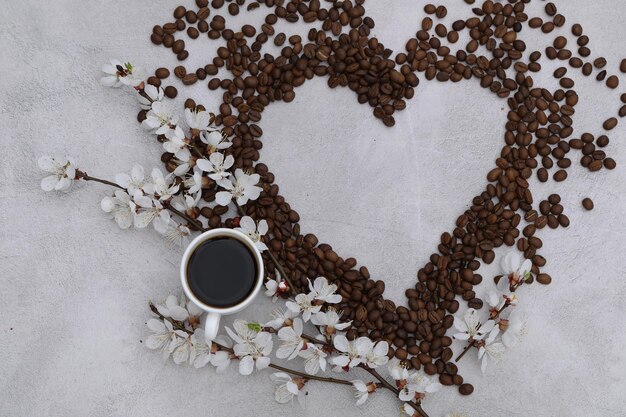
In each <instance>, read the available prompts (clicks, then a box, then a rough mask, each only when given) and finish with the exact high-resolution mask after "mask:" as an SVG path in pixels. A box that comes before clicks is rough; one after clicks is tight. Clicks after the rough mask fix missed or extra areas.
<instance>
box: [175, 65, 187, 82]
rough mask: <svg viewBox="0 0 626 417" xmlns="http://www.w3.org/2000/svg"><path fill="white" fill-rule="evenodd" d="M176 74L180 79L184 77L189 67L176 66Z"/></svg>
mask: <svg viewBox="0 0 626 417" xmlns="http://www.w3.org/2000/svg"><path fill="white" fill-rule="evenodd" d="M174 75H175V76H176V77H178V78H180V79H183V77H185V75H187V69H186V68H185V67H183V66H182V65H179V66H177V67H176V68H174Z"/></svg>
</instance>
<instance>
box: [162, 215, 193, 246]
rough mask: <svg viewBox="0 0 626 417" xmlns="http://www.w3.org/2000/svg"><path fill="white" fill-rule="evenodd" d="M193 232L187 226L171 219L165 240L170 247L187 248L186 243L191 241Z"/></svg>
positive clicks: (164, 236) (164, 233) (165, 233)
mask: <svg viewBox="0 0 626 417" xmlns="http://www.w3.org/2000/svg"><path fill="white" fill-rule="evenodd" d="M189 235H191V230H189V228H188V227H187V226H185V225H182V224H178V223H176V222H175V221H174V220H172V219H170V221H169V223H168V224H167V227H166V228H165V230H164V232H163V239H165V242H166V243H167V245H168V246H169V247H174V246H180V247H182V246H185V243H187V241H188V240H189Z"/></svg>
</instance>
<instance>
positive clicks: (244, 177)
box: [215, 168, 263, 206]
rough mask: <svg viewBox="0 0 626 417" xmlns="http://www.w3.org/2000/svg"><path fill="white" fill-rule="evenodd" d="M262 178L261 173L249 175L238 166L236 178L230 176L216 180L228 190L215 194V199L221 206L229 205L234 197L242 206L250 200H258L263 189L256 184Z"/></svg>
mask: <svg viewBox="0 0 626 417" xmlns="http://www.w3.org/2000/svg"><path fill="white" fill-rule="evenodd" d="M260 179H261V177H260V176H259V174H252V175H248V174H246V173H245V172H243V170H242V169H241V168H237V169H236V170H235V178H234V179H233V178H232V177H230V178H224V179H221V180H218V181H216V182H217V185H219V186H220V187H222V188H223V189H225V190H226V191H219V192H218V193H217V194H215V201H216V202H217V204H219V205H220V206H227V205H228V204H229V203H230V201H231V200H232V199H233V198H234V199H236V201H237V204H239V205H240V206H242V205H244V204H246V203H247V202H248V200H256V199H257V198H259V195H260V194H261V191H262V190H263V189H262V188H261V187H259V186H257V185H256V184H258V183H259V180H260Z"/></svg>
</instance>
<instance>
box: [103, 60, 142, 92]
mask: <svg viewBox="0 0 626 417" xmlns="http://www.w3.org/2000/svg"><path fill="white" fill-rule="evenodd" d="M102 72H104V76H103V77H102V78H100V83H101V84H102V85H103V86H105V87H120V86H122V85H128V86H131V87H136V86H138V85H139V84H141V83H142V82H143V78H142V74H141V71H140V70H139V69H137V68H136V67H135V66H133V64H131V63H130V62H126V63H122V62H121V61H119V60H117V59H112V60H111V61H110V62H109V63H108V64H104V65H103V66H102Z"/></svg>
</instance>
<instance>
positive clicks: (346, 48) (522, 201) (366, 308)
mask: <svg viewBox="0 0 626 417" xmlns="http://www.w3.org/2000/svg"><path fill="white" fill-rule="evenodd" d="M364 1H365V0H336V1H324V2H323V3H322V2H321V1H320V0H290V1H286V0H265V1H255V2H251V3H248V4H247V6H246V5H245V3H246V2H245V0H237V1H230V2H228V1H226V2H225V1H224V0H212V1H211V2H210V3H209V1H208V0H196V3H197V6H198V8H197V10H187V9H186V8H185V7H183V6H179V7H177V8H176V9H175V10H174V14H173V20H172V21H169V22H167V23H164V24H163V25H157V26H155V27H154V29H153V33H152V35H151V40H152V42H153V43H155V44H157V45H163V46H165V47H167V48H170V49H171V50H172V52H173V53H174V54H176V56H177V58H178V59H179V60H180V61H184V60H185V59H186V58H187V57H188V56H189V52H188V51H187V49H186V43H185V41H184V40H182V39H180V38H177V36H178V35H177V33H179V32H186V34H187V36H188V37H189V38H191V39H196V38H201V37H202V36H205V37H208V38H209V39H221V40H222V41H223V46H220V47H219V48H218V49H217V53H216V56H214V57H213V58H212V60H211V61H210V62H209V63H207V64H206V65H205V66H203V67H200V68H197V69H195V70H190V69H187V68H186V67H184V66H183V65H182V64H181V65H179V66H177V67H176V68H174V69H173V73H174V75H175V76H176V77H177V78H179V79H180V80H182V83H183V84H184V85H191V84H194V83H196V82H205V83H206V85H207V87H208V88H209V90H211V91H217V90H220V91H222V104H221V105H220V106H219V112H218V113H217V114H216V115H215V117H214V120H213V122H214V123H215V125H216V126H219V127H220V128H222V129H223V132H224V134H225V135H226V136H228V137H229V138H231V140H232V143H233V146H232V147H231V148H230V149H229V150H228V152H230V153H231V154H232V155H233V156H234V158H235V167H236V168H244V169H247V170H250V171H254V172H256V173H258V174H260V176H261V184H260V185H261V186H262V188H263V192H262V193H261V196H260V198H259V199H258V200H257V201H253V202H249V203H248V204H246V206H245V207H244V210H245V213H246V214H247V215H249V216H252V217H253V218H256V219H266V220H267V222H268V224H269V230H270V232H269V235H270V239H269V241H268V246H269V250H270V251H271V252H272V254H273V255H274V256H275V258H276V259H278V261H279V262H280V263H281V265H282V267H283V268H284V270H285V271H286V273H287V274H288V275H289V278H290V279H291V281H292V282H293V283H294V285H295V286H296V288H295V290H296V291H301V290H306V288H307V284H308V281H307V280H308V279H313V278H315V277H317V276H320V275H322V276H325V277H327V278H328V279H329V280H331V281H333V282H335V283H336V284H337V285H338V286H339V293H340V294H341V296H342V303H341V309H342V310H343V318H344V319H345V320H352V326H351V327H350V328H349V330H348V332H347V336H348V338H350V339H353V338H356V337H358V336H369V337H371V338H372V339H374V340H387V341H388V342H389V343H390V345H391V346H392V347H391V348H390V351H389V355H390V356H395V357H397V358H399V359H401V360H403V361H406V363H407V365H408V366H409V367H411V368H415V369H420V368H421V369H424V371H425V372H426V373H427V374H429V375H435V374H438V375H439V381H440V382H441V383H442V384H444V385H456V386H458V388H459V392H460V393H461V394H464V395H469V394H471V393H472V392H473V387H472V385H470V384H468V383H466V382H465V381H464V379H463V377H462V376H461V375H459V374H458V369H457V366H456V365H455V364H454V363H453V362H452V357H453V352H452V349H451V344H452V338H451V337H450V336H448V335H447V333H448V329H450V328H451V327H452V325H453V321H454V316H453V315H454V314H455V313H456V312H457V310H458V309H459V307H460V303H461V302H465V303H466V304H467V305H469V306H470V307H473V308H476V309H480V308H482V307H483V301H482V300H481V299H480V298H478V297H477V296H476V293H475V291H474V286H475V285H478V284H480V283H481V282H482V281H483V277H482V276H481V275H480V274H479V273H478V272H477V271H478V269H479V268H480V266H481V264H482V263H486V264H490V263H491V262H493V261H494V258H495V253H494V249H495V248H497V247H500V246H502V245H506V246H510V247H513V246H516V247H517V248H518V249H519V251H521V252H522V253H523V255H524V256H525V257H526V258H528V259H530V260H532V265H533V266H532V272H533V274H534V277H535V279H536V281H537V282H539V283H541V284H544V285H545V284H549V283H550V282H551V281H552V278H551V277H550V275H548V274H546V273H544V272H542V270H541V269H542V268H543V267H544V266H545V265H546V259H545V258H544V257H543V256H542V255H541V254H540V253H539V251H540V250H541V248H542V246H543V244H542V241H541V239H540V238H539V237H538V236H537V235H538V234H540V231H541V230H542V229H544V228H545V227H546V226H548V227H549V228H558V227H567V226H569V223H570V221H569V218H568V217H567V216H566V215H565V214H564V207H563V206H562V205H561V198H560V196H559V195H557V194H552V195H550V196H549V197H548V199H547V200H544V201H540V202H539V203H538V204H537V202H536V201H535V198H534V196H533V193H532V191H531V186H530V180H531V177H533V175H535V176H536V177H537V178H538V180H539V181H541V182H547V181H549V180H550V178H552V179H553V180H554V181H555V182H562V181H565V180H567V178H568V174H567V170H568V169H569V167H570V166H571V165H572V159H571V158H572V156H574V158H579V161H580V164H581V165H582V166H583V167H586V168H587V169H588V170H589V171H592V172H594V171H598V170H601V169H613V168H615V166H616V163H615V161H614V160H613V159H612V158H610V157H608V156H607V155H606V153H605V152H604V151H603V150H601V148H604V147H606V146H607V145H608V144H609V138H608V136H607V135H606V134H600V135H597V137H596V135H593V134H592V133H583V134H582V135H577V136H575V135H574V129H573V127H572V126H573V121H572V117H573V116H574V114H575V108H576V105H577V104H578V101H579V96H578V94H577V93H576V91H575V90H574V87H575V81H574V75H575V71H576V70H580V71H581V72H582V74H583V75H584V76H590V75H593V74H594V73H596V78H597V79H598V80H599V81H604V80H605V79H606V82H605V85H606V87H608V88H610V89H613V88H617V87H618V86H619V78H618V77H617V76H615V75H609V76H608V78H606V77H607V75H608V74H607V72H606V70H604V69H603V68H604V67H605V65H606V59H604V58H602V57H599V58H595V59H593V60H591V59H590V58H589V57H590V56H591V50H590V49H589V47H588V43H589V38H588V37H587V36H586V35H584V34H583V28H582V26H581V25H580V24H578V23H577V24H574V25H572V26H571V34H572V35H573V36H574V37H575V38H576V44H577V48H576V47H575V48H574V50H571V49H568V45H570V44H571V43H570V42H568V39H567V38H566V37H565V36H562V35H559V36H556V37H555V38H554V39H553V40H552V42H551V45H550V46H549V47H548V48H546V49H545V51H538V50H528V46H527V45H526V43H525V42H524V41H523V40H522V38H521V34H522V33H523V31H524V30H529V29H530V30H532V29H539V30H541V32H542V33H543V34H545V36H550V35H549V34H550V33H551V32H552V31H554V30H556V29H558V28H561V27H563V26H565V24H566V18H565V17H564V16H563V15H561V14H559V13H558V10H557V7H556V5H555V4H554V3H551V2H550V3H546V4H545V7H544V13H542V16H532V17H531V16H528V15H527V14H526V13H525V10H526V5H527V3H529V2H530V0H508V1H501V2H495V1H492V0H486V1H483V2H482V3H481V4H480V6H479V7H478V6H476V7H474V8H472V9H471V15H470V16H469V17H467V18H466V19H461V20H456V21H454V22H453V23H452V24H450V25H446V24H444V23H441V22H439V21H440V20H441V19H443V18H444V17H445V16H446V15H447V10H446V7H444V6H442V5H435V4H427V5H426V6H424V12H425V17H424V18H423V20H422V22H421V25H420V27H419V28H418V30H417V32H416V34H415V37H412V38H411V39H409V40H408V41H407V42H406V48H405V51H402V52H399V53H397V54H395V55H394V52H393V51H391V50H390V49H388V48H385V47H384V45H383V44H382V43H381V42H380V41H379V40H378V39H377V38H376V37H373V36H371V30H372V29H373V28H374V27H375V24H374V21H373V20H372V19H371V18H370V17H368V16H367V15H366V9H365V7H364ZM465 3H467V4H471V5H473V4H474V3H475V1H474V0H465ZM224 7H225V8H226V12H227V13H228V14H229V15H231V16H234V15H237V14H239V13H241V11H242V8H244V7H246V10H253V9H258V8H260V7H265V8H266V9H267V10H268V13H267V15H266V16H265V20H264V23H263V24H262V25H261V26H260V27H255V26H252V25H244V26H242V27H241V28H238V29H231V28H228V27H227V24H226V18H225V17H224V16H223V15H221V14H219V11H220V9H222V8H224ZM279 20H284V21H287V22H291V23H295V22H299V21H304V22H307V23H315V22H319V24H318V25H317V26H316V27H314V28H312V29H311V30H310V31H309V33H308V36H307V39H302V38H301V37H300V36H298V35H291V36H290V35H287V34H284V33H278V34H277V33H275V29H274V25H275V24H276V23H277V22H278V21H279ZM528 28H529V29H528ZM462 32H465V33H466V34H468V35H469V39H470V40H469V41H468V42H467V43H466V44H465V45H461V46H460V47H459V48H458V49H453V47H454V45H455V44H457V43H458V42H459V39H460V33H462ZM270 40H271V42H272V43H273V45H276V46H280V47H282V49H281V51H280V55H279V56H273V55H272V54H270V53H264V52H263V47H264V45H265V44H266V43H268V42H269V41H270ZM544 56H545V58H547V59H549V60H557V61H560V62H563V65H562V66H561V67H560V68H558V69H557V70H556V71H554V77H555V78H556V79H558V80H559V85H560V88H558V89H556V90H554V91H552V90H549V89H547V88H542V87H540V86H536V85H535V82H534V80H533V74H535V73H538V72H539V71H541V69H542V67H541V64H540V60H541V59H542V58H544ZM525 57H527V58H525ZM221 68H225V69H226V70H228V73H229V76H228V77H225V76H223V77H222V78H218V77H216V75H217V74H218V71H219V70H220V69H221ZM570 68H571V70H570ZM621 70H622V71H626V61H623V62H622V65H621ZM223 72H224V71H221V73H223ZM571 74H574V75H571ZM169 76H170V70H168V69H167V68H159V69H157V70H156V71H155V75H154V76H153V77H151V78H150V79H149V80H148V82H149V83H151V84H154V85H161V83H162V82H163V80H165V79H167V78H168V77H169ZM316 76H317V77H320V76H321V77H327V80H328V85H329V86H330V87H331V88H335V87H346V86H347V87H349V88H350V89H351V90H352V91H354V92H355V94H356V95H357V100H358V102H359V103H367V104H368V105H370V106H371V107H373V109H374V110H373V113H374V116H375V117H377V118H379V119H381V120H382V121H383V123H384V124H385V125H387V126H393V125H394V123H395V120H394V117H393V115H394V113H395V112H396V111H399V110H403V109H404V108H405V107H406V100H407V99H410V98H412V97H413V96H414V94H415V88H416V87H417V86H418V84H419V80H420V77H421V76H423V78H425V79H426V80H437V81H439V82H469V83H473V84H478V85H480V86H481V87H482V88H486V89H489V91H491V92H493V94H494V96H495V97H496V98H500V99H503V100H505V101H506V104H507V106H508V109H509V111H508V113H507V117H506V120H505V121H504V124H505V132H504V146H503V147H502V150H501V152H500V156H499V157H498V158H497V159H496V161H495V166H494V167H493V169H492V170H491V171H489V173H488V174H487V178H486V179H487V185H486V186H485V188H484V190H483V191H482V192H481V193H480V194H478V195H477V196H475V197H474V198H473V200H472V202H471V206H470V208H469V209H467V210H466V211H465V212H464V213H463V214H462V215H460V216H459V217H458V219H457V220H456V224H455V227H454V229H453V230H451V231H450V232H445V233H443V234H442V235H441V238H440V244H439V245H438V247H437V250H436V252H434V253H433V254H432V255H431V256H430V259H429V260H428V262H427V263H425V264H424V265H423V267H421V268H420V269H419V270H418V272H417V283H416V284H415V286H414V287H413V288H410V289H408V290H406V297H407V299H408V302H407V304H406V306H396V305H395V304H394V303H393V302H392V301H390V300H386V299H385V298H384V297H383V294H384V291H385V283H384V282H383V281H381V280H374V279H372V277H370V273H369V271H368V269H367V268H366V267H365V266H358V263H357V260H356V259H355V258H351V257H349V258H344V257H342V256H340V255H339V254H337V253H336V252H335V251H334V250H333V248H332V247H331V246H330V245H328V244H326V243H320V242H319V241H318V238H317V237H316V236H315V235H313V234H306V233H304V232H302V231H301V230H300V225H299V220H300V216H299V214H298V213H297V212H296V211H295V210H294V209H292V207H291V206H290V204H289V203H288V202H287V201H285V198H284V197H283V196H281V195H280V190H279V186H278V185H277V184H275V183H274V174H273V173H272V172H271V171H270V169H269V167H268V166H267V165H265V164H263V163H261V162H259V158H260V150H261V149H262V147H263V142H262V141H261V137H262V134H263V131H262V129H261V127H260V126H259V125H258V124H257V123H258V122H259V121H260V120H261V116H262V112H263V110H264V109H265V108H266V107H267V106H269V105H270V104H271V103H273V102H275V101H283V102H291V101H292V100H293V99H294V97H295V94H296V87H298V86H300V85H302V84H304V82H305V81H306V80H309V79H312V78H313V77H316ZM471 88H475V87H474V86H472V87H471ZM165 93H166V94H167V96H168V97H175V96H176V95H177V93H178V92H177V90H176V88H175V87H173V86H167V87H165ZM622 102H623V103H626V94H625V95H622ZM185 106H187V107H189V108H204V107H202V106H201V105H197V104H196V103H195V102H194V101H193V100H191V99H188V100H187V101H186V103H185ZM624 115H626V107H624V106H622V108H621V109H620V111H619V116H624ZM144 117H145V112H142V113H140V114H139V120H142V119H143V118H144ZM617 120H618V119H617V118H615V117H610V118H608V119H607V121H606V122H605V123H604V125H603V128H604V129H605V130H606V131H609V130H611V129H613V128H614V127H615V126H616V125H617ZM416 140H419V138H416ZM195 145H196V147H197V148H199V149H200V150H201V152H203V153H205V154H206V153H208V152H209V151H208V149H207V148H206V145H205V144H203V143H202V142H200V141H196V142H195ZM172 158H173V155H172V154H169V153H165V154H163V156H162V161H163V162H164V163H165V164H166V167H167V169H168V170H169V171H170V172H171V171H173V170H174V169H175V168H176V164H175V163H174V161H173V160H172ZM216 192H217V190H216V186H215V183H214V182H213V181H212V180H210V179H208V178H207V179H206V185H205V187H204V188H203V190H202V198H203V199H204V200H205V201H207V202H214V200H215V194H216ZM583 205H584V207H585V208H586V209H588V210H590V209H591V208H592V207H593V203H592V202H591V200H589V199H585V200H584V201H583ZM226 212H227V208H226V207H222V206H214V207H212V208H210V207H204V208H202V209H201V210H200V209H197V210H196V211H194V212H193V213H191V214H192V215H193V216H194V217H196V218H199V219H201V220H202V218H204V220H203V221H206V224H208V226H209V227H211V228H214V227H221V226H225V227H230V226H233V222H234V221H236V220H233V219H225V220H223V219H222V216H223V215H224V214H226ZM520 232H521V236H520ZM265 261H266V264H267V270H268V271H273V270H274V267H275V265H274V263H273V261H272V259H271V258H270V257H269V256H265Z"/></svg>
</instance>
